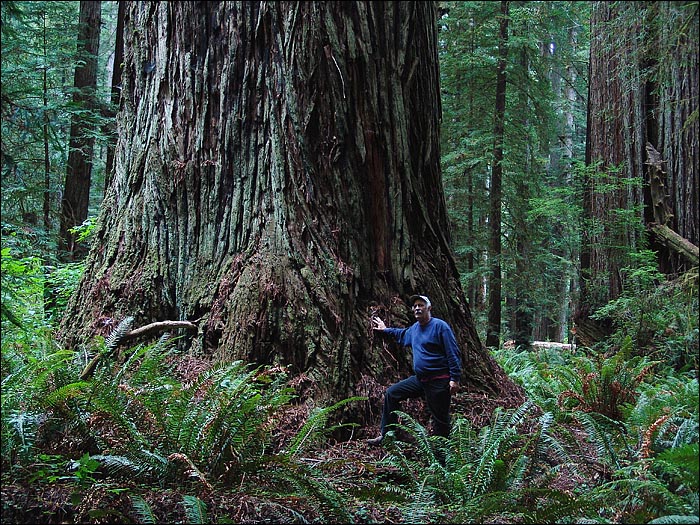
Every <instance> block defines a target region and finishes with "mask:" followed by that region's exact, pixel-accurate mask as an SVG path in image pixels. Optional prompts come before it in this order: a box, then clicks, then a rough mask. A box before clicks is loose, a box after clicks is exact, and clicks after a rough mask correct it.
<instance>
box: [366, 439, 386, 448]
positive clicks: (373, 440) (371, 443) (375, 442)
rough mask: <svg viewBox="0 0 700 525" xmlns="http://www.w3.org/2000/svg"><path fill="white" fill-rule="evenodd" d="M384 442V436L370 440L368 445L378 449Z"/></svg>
mask: <svg viewBox="0 0 700 525" xmlns="http://www.w3.org/2000/svg"><path fill="white" fill-rule="evenodd" d="M383 440H384V436H377V437H376V438H372V439H368V440H367V444H368V445H372V446H373V447H376V446H378V445H381V444H382V441H383Z"/></svg>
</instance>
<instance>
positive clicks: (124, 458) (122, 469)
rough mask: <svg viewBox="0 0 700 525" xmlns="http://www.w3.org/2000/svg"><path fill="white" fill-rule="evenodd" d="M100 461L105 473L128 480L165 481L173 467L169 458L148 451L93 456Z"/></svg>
mask: <svg viewBox="0 0 700 525" xmlns="http://www.w3.org/2000/svg"><path fill="white" fill-rule="evenodd" d="M91 458H92V459H94V460H96V461H99V462H100V465H101V466H102V468H103V469H104V471H105V472H107V473H109V474H111V475H112V476H117V477H122V478H126V479H158V480H162V479H164V478H165V477H166V476H167V475H168V474H169V473H170V471H171V467H172V465H171V464H170V462H169V461H168V459H167V458H165V457H163V456H161V455H160V454H158V453H155V452H150V451H148V450H140V451H135V452H128V453H127V454H124V455H112V454H98V455H94V456H91Z"/></svg>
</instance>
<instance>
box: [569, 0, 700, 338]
mask: <svg viewBox="0 0 700 525" xmlns="http://www.w3.org/2000/svg"><path fill="white" fill-rule="evenodd" d="M692 4H693V3H692V2H690V3H689V2H680V3H676V2H638V3H625V2H621V3H613V2H595V4H594V5H593V9H592V12H591V59H590V66H589V67H590V84H589V86H590V89H589V120H588V122H589V125H588V137H587V145H586V149H587V154H586V163H587V164H588V165H590V166H592V167H596V170H595V171H597V172H598V173H599V174H598V175H594V174H593V173H592V172H591V173H589V177H588V180H587V181H586V188H587V190H586V193H585V202H584V214H585V215H586V219H587V227H586V228H585V229H584V238H583V244H582V251H581V271H582V279H581V298H580V304H579V309H578V312H577V314H576V323H577V325H578V337H579V338H580V339H581V341H582V342H583V343H589V344H590V343H593V342H595V341H596V340H597V339H599V338H600V337H604V336H605V334H606V333H608V331H609V328H610V327H609V326H607V325H606V324H601V323H597V322H595V321H593V320H592V319H591V318H590V314H591V313H592V312H594V311H595V310H596V309H597V308H599V307H601V306H603V305H605V304H606V303H607V302H609V301H610V300H613V299H616V298H618V297H619V295H620V292H621V291H622V282H621V272H620V270H621V268H623V267H624V266H626V265H628V264H630V259H629V253H630V252H632V251H634V250H635V249H638V248H640V247H641V246H643V242H644V239H643V236H644V233H643V231H644V230H643V229H644V227H645V226H647V224H648V223H649V222H650V221H651V220H652V218H653V217H654V209H655V207H656V206H658V205H659V204H660V203H659V202H656V199H655V198H654V196H653V195H652V193H651V188H652V186H653V185H654V183H655V181H654V180H652V177H651V175H652V173H657V172H656V171H654V170H652V168H651V166H650V163H649V162H648V161H649V158H648V155H647V151H648V149H647V147H646V145H647V143H649V144H650V145H651V146H652V147H653V148H652V149H653V150H656V151H658V152H659V153H660V154H661V158H662V159H663V161H664V162H666V163H667V170H666V173H667V179H668V180H658V181H656V183H657V187H661V188H667V189H668V191H665V190H664V191H662V192H661V198H662V200H663V201H665V202H663V203H662V204H663V205H664V206H668V209H669V210H670V213H671V214H672V215H673V218H672V219H670V220H671V223H672V226H671V228H672V229H673V230H675V231H676V233H678V234H679V235H681V236H682V237H684V238H686V239H688V240H689V241H690V242H692V243H694V244H696V245H697V240H698V239H697V238H698V226H697V225H698V218H699V217H698V160H699V155H700V148H698V138H697V137H698V119H697V111H698V80H699V78H698V58H697V57H698V33H697V31H691V30H689V28H690V27H693V26H694V25H695V27H696V24H697V4H696V3H695V5H694V6H693V5H692ZM683 6H685V7H683ZM641 34H645V35H646V37H645V38H644V39H640V38H639V35H641ZM654 79H656V80H655V81H654ZM693 115H695V117H693ZM651 240H652V243H653V244H652V246H651V247H652V249H654V250H655V251H657V253H658V257H659V267H660V268H661V269H662V270H663V271H665V272H667V273H669V274H674V273H676V272H678V271H681V270H682V269H683V268H684V260H683V258H682V257H681V256H680V255H678V254H673V253H671V252H670V251H669V248H668V247H667V246H665V245H664V244H663V243H662V242H658V239H656V238H655V237H654V236H653V235H652V238H651Z"/></svg>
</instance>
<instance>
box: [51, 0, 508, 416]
mask: <svg viewBox="0 0 700 525" xmlns="http://www.w3.org/2000/svg"><path fill="white" fill-rule="evenodd" d="M125 21H126V24H125V67H124V71H123V75H122V85H123V99H122V102H123V108H122V110H121V112H120V115H119V119H118V132H119V133H118V137H119V141H118V143H117V148H116V169H115V175H114V177H115V178H114V181H113V183H112V184H111V185H110V188H109V189H108V192H107V197H106V198H105V201H104V204H103V207H102V210H101V213H100V219H99V222H98V226H97V233H96V238H95V240H94V248H93V249H92V251H91V253H90V257H89V260H88V265H87V270H86V272H85V275H84V277H83V279H82V281H81V284H80V287H79V289H78V292H77V294H76V295H75V296H74V297H73V299H72V301H71V304H70V305H69V307H68V309H67V315H66V318H65V320H64V323H63V325H62V333H63V340H64V341H66V342H67V344H76V343H79V342H80V341H85V340H87V339H89V337H90V336H92V335H94V334H97V333H105V332H109V331H110V330H111V329H112V328H111V327H113V326H114V325H115V323H117V322H119V321H120V320H121V319H122V318H123V317H125V316H126V315H132V316H134V317H135V322H134V326H141V325H145V324H150V323H152V322H156V321H164V320H183V321H184V320H187V321H191V322H193V323H195V324H197V326H198V327H199V332H198V333H197V334H196V335H193V336H192V337H191V338H190V339H186V340H184V341H183V343H182V344H183V345H185V344H187V345H189V349H190V351H191V352H196V353H201V354H204V355H209V356H212V358H214V360H225V361H230V360H234V359H242V360H244V361H246V362H249V363H251V364H277V365H281V366H285V367H286V368H287V370H288V371H289V372H290V373H292V374H295V375H298V378H299V380H298V384H300V385H304V390H305V393H304V395H305V396H308V395H311V394H312V393H313V395H315V396H316V397H317V401H321V400H323V399H326V398H332V399H339V398H343V397H347V396H348V395H353V394H360V395H367V394H368V393H369V390H370V387H371V385H373V384H374V385H376V383H382V384H386V383H389V382H393V381H395V380H397V379H398V378H400V377H402V376H403V375H404V374H406V373H408V371H409V367H410V357H409V355H408V353H407V352H406V351H405V350H401V349H398V348H395V347H394V346H392V345H390V344H388V343H387V341H386V340H385V339H381V338H376V339H375V337H374V333H373V331H372V329H371V324H370V316H371V315H372V314H377V315H380V316H381V317H383V318H384V320H385V321H386V322H387V324H389V325H406V324H408V323H410V322H411V318H410V317H409V308H408V306H407V304H406V301H407V298H408V297H409V296H410V295H411V294H413V293H417V292H419V293H424V294H427V295H429V296H430V297H431V299H432V301H433V304H434V309H433V313H434V314H435V315H436V316H437V317H441V318H443V319H445V320H447V321H448V322H450V323H451V324H452V325H453V327H454V328H455V332H456V335H457V338H458V341H459V343H460V346H461V349H462V351H463V356H464V368H465V381H464V387H465V389H466V390H467V391H468V392H486V393H489V394H490V396H491V401H493V400H496V401H499V400H500V401H502V402H504V403H506V402H507V403H513V402H516V401H518V400H522V396H521V390H519V389H518V388H516V387H515V386H514V385H513V384H512V382H510V381H509V380H508V379H507V378H506V377H505V376H504V374H503V372H502V370H501V369H500V368H499V367H498V366H497V365H496V363H495V362H494V360H493V359H492V358H491V357H490V356H489V354H488V353H487V352H486V351H485V349H484V348H483V347H482V346H481V344H480V341H479V338H478V336H477V334H476V331H475V329H474V324H473V321H472V318H471V313H470V311H469V307H468V305H467V303H466V301H465V299H464V294H463V292H462V289H461V286H460V283H459V275H458V272H457V270H456V265H455V260H454V256H453V254H452V252H451V248H450V234H449V225H448V220H447V213H446V208H445V201H444V196H443V191H442V182H441V175H440V170H439V167H440V164H439V159H440V156H439V147H438V144H439V123H440V98H439V89H438V61H437V41H436V27H435V23H436V14H435V5H434V4H433V3H428V2H426V3H422V2H420V3H414V2H156V3H144V2H129V3H128V6H127V15H126V17H125ZM380 391H381V390H380ZM482 397H484V396H483V395H482ZM374 401H375V402H377V400H376V399H375V400H374Z"/></svg>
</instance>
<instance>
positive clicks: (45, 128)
mask: <svg viewBox="0 0 700 525" xmlns="http://www.w3.org/2000/svg"><path fill="white" fill-rule="evenodd" d="M42 14H43V16H42V22H43V35H42V36H43V54H44V64H43V66H44V67H43V72H42V84H43V85H42V96H43V104H44V115H43V118H42V139H43V142H44V202H43V212H44V229H45V230H46V233H49V232H50V231H51V155H50V154H49V82H48V74H49V73H48V67H49V65H48V64H49V61H48V58H47V55H48V43H47V38H46V11H44V12H43V13H42Z"/></svg>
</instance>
